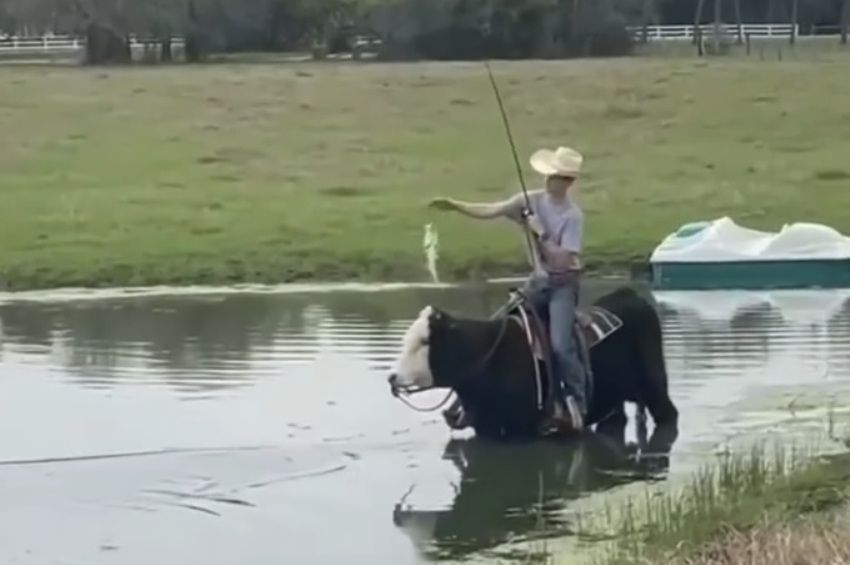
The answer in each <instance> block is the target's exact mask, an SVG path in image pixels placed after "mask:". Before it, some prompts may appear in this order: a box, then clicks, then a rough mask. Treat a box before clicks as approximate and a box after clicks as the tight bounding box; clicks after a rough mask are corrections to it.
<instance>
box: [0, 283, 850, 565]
mask: <svg viewBox="0 0 850 565" xmlns="http://www.w3.org/2000/svg"><path fill="white" fill-rule="evenodd" d="M609 287H610V285H605V284H597V285H592V286H591V287H590V290H589V291H588V296H589V297H590V298H592V297H593V296H594V295H598V294H599V293H601V292H604V291H605V290H607V289H608V288H609ZM504 290H505V288H504V286H503V285H492V286H489V287H486V288H475V287H469V288H459V289H436V288H411V289H405V288H394V289H385V290H380V291H365V290H362V289H360V290H345V291H333V292H330V291H321V292H313V291H310V290H309V289H301V290H297V291H296V290H294V289H288V290H280V291H274V292H272V291H264V292H260V291H258V290H256V289H255V290H246V291H240V292H224V291H221V292H219V291H209V292H206V293H189V292H180V293H171V294H169V293H152V294H150V295H132V294H130V295H122V294H121V293H113V295H112V296H109V297H106V298H98V297H97V294H96V293H95V294H94V295H87V294H80V295H73V294H71V295H62V294H51V293H47V294H39V293H36V294H29V295H26V294H25V295H0V407H1V408H2V409H0V500H2V504H0V562H2V563H20V564H39V565H41V564H45V563H73V564H98V563H110V564H113V563H118V564H128V565H129V564H139V565H150V563H154V562H157V561H162V560H165V561H166V562H168V563H204V564H205V565H214V564H232V563H237V562H244V563H252V564H263V563H270V564H271V563H275V564H278V563H399V564H401V563H424V562H429V561H435V560H460V559H465V558H470V557H478V558H486V557H487V556H492V555H494V554H496V555H499V554H500V552H502V551H506V548H510V547H514V546H515V544H516V542H517V541H519V542H521V541H523V540H525V539H527V538H528V537H529V536H531V535H533V534H534V532H535V526H536V524H537V520H538V519H539V517H540V516H541V515H544V516H545V517H546V521H547V524H548V527H549V528H551V529H552V531H553V532H555V533H559V534H565V533H568V532H569V531H570V529H571V525H570V510H571V508H572V507H573V505H574V504H575V503H577V502H578V501H585V502H586V501H587V500H591V501H593V500H597V499H602V498H604V497H607V496H612V495H613V494H614V493H616V492H617V491H618V489H623V488H627V483H628V482H629V481H631V480H637V478H638V477H640V476H641V475H638V476H637V477H632V478H624V476H623V475H622V474H612V473H608V472H605V470H606V469H612V468H617V467H621V468H622V467H623V466H624V465H625V466H628V465H627V464H624V460H623V456H622V453H621V452H620V451H618V450H617V449H616V448H615V447H612V446H611V445H610V444H609V443H606V441H604V438H596V439H594V438H593V437H591V438H589V439H587V440H585V441H582V442H575V443H572V444H565V445H552V444H546V445H536V446H534V445H532V446H494V445H487V444H482V443H480V442H476V441H475V440H474V439H472V438H470V437H469V436H470V434H468V433H463V434H458V433H455V434H451V433H450V432H449V430H448V429H447V428H446V427H445V425H444V424H443V422H442V418H441V417H440V415H439V413H437V414H421V413H417V412H413V411H411V410H410V409H408V408H407V407H406V406H404V405H403V404H401V403H400V402H398V401H397V400H395V399H393V398H392V397H391V395H390V394H389V391H388V387H387V383H386V377H387V370H388V368H389V366H390V363H391V362H392V360H393V357H394V354H395V353H396V351H397V350H398V347H399V344H400V338H401V335H402V333H403V331H404V329H405V327H406V325H407V324H408V323H409V322H410V320H411V319H413V318H414V317H415V315H416V314H417V313H418V311H419V310H420V309H421V308H422V306H424V305H425V304H428V303H436V304H440V305H441V306H444V307H447V308H449V309H452V310H454V311H457V312H464V313H468V314H482V315H484V314H489V313H490V312H492V311H493V310H495V309H496V308H497V307H498V306H499V305H500V304H501V302H502V301H503V300H504V297H505V294H504ZM655 300H656V302H657V304H658V309H659V312H660V314H661V316H662V320H663V328H664V334H665V348H666V351H665V353H666V357H667V362H668V371H669V373H670V379H671V392H672V396H673V399H674V401H675V402H676V403H677V405H678V407H679V409H680V411H681V420H680V425H679V438H678V440H677V441H676V443H675V444H674V446H673V448H672V451H671V452H670V454H669V458H668V459H667V460H666V462H667V463H669V473H671V474H676V473H678V474H683V473H686V472H688V471H689V470H692V469H693V468H694V466H695V465H698V464H700V463H701V462H704V461H705V460H706V459H707V458H709V457H711V454H712V452H713V451H714V450H716V449H717V448H718V447H721V446H722V445H723V444H724V443H726V442H729V441H730V440H734V439H735V438H742V437H756V436H758V437H765V436H769V435H774V436H779V437H790V436H791V435H792V434H797V433H800V434H806V433H809V432H816V431H821V432H822V431H824V430H826V429H827V428H828V429H829V431H834V430H833V428H834V427H835V426H836V421H840V417H841V415H842V414H843V413H844V411H843V407H845V406H847V402H846V400H847V398H848V396H850V395H848V394H847V392H848V390H850V331H849V330H850V292H777V293H733V292H729V293H722V292H721V293H705V294H699V293H681V294H677V293H666V294H657V295H656V296H655ZM430 394H431V393H429V395H430ZM429 395H424V396H423V397H422V398H417V399H416V401H417V403H419V404H422V405H426V404H429V403H432V402H433V401H434V400H439V398H440V397H441V396H442V394H441V393H440V392H435V393H433V396H429ZM628 436H629V437H630V438H631V437H633V436H634V432H633V430H632V429H631V428H629V430H628ZM540 503H542V505H541V504H540Z"/></svg>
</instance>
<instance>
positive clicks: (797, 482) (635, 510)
mask: <svg viewBox="0 0 850 565" xmlns="http://www.w3.org/2000/svg"><path fill="white" fill-rule="evenodd" d="M608 519H609V520H610V524H613V525H610V524H609V526H608V529H609V531H608V532H607V533H606V535H607V536H610V537H611V539H613V540H614V541H613V542H612V543H611V544H610V545H609V548H608V552H607V554H606V555H605V557H604V558H602V559H601V560H600V561H599V563H604V564H605V565H614V564H626V563H635V562H644V563H654V564H658V565H661V564H670V565H673V564H677V565H684V564H705V565H708V564H718V565H719V564H730V565H731V564H733V563H801V564H807V563H812V564H814V563H827V562H843V561H836V560H835V559H834V557H835V556H843V557H844V558H846V557H848V556H850V553H848V551H850V534H848V529H847V528H846V524H847V523H848V519H850V454H846V453H845V454H838V455H831V456H826V457H818V458H804V457H802V456H800V455H799V454H794V453H793V452H787V451H782V450H780V451H778V452H776V453H775V454H773V455H771V456H767V455H766V453H765V452H764V451H761V450H756V451H754V452H753V453H751V454H748V455H734V456H731V457H729V458H726V459H724V460H723V461H722V462H721V463H719V464H717V465H713V466H708V467H706V468H704V469H703V470H702V471H701V472H700V473H698V474H697V475H696V477H695V478H694V480H693V481H692V482H691V483H689V484H687V485H685V486H684V488H682V489H680V490H678V491H676V492H667V493H663V494H659V495H647V497H646V498H645V499H644V500H641V501H632V502H631V503H629V504H627V505H626V508H625V509H624V510H623V511H622V512H621V513H620V514H619V515H618V516H617V517H616V518H615V519H613V520H611V519H610V517H609V518H608ZM804 554H806V555H805V557H806V559H808V560H802V561H801V560H799V559H797V558H793V557H794V556H802V555H804ZM827 555H828V556H830V557H831V558H832V559H826V560H823V559H822V558H823V557H824V556H827ZM819 559H820V560H819Z"/></svg>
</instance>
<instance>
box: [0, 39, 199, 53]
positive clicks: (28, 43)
mask: <svg viewBox="0 0 850 565" xmlns="http://www.w3.org/2000/svg"><path fill="white" fill-rule="evenodd" d="M159 42H160V40H152V39H142V38H137V37H134V36H131V37H130V48H131V49H144V48H145V47H148V46H152V45H158V44H159ZM184 43H185V41H184V40H183V38H182V37H175V38H173V39H172V40H171V44H172V47H174V48H176V49H180V48H182V47H183V46H184ZM85 45H86V40H85V38H82V37H75V36H71V35H45V36H43V37H18V36H2V35H0V54H4V53H5V54H9V53H11V54H18V53H20V54H37V53H65V52H67V53H73V52H76V51H80V50H81V49H83V48H85Z"/></svg>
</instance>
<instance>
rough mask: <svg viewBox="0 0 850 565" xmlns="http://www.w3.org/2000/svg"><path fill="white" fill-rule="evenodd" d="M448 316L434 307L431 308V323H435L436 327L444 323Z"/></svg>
mask: <svg viewBox="0 0 850 565" xmlns="http://www.w3.org/2000/svg"><path fill="white" fill-rule="evenodd" d="M447 318H448V316H447V315H446V313H445V312H443V311H442V310H440V309H439V308H437V307H436V306H432V307H431V322H434V323H436V324H437V325H440V324H443V323H445V321H446V319H447Z"/></svg>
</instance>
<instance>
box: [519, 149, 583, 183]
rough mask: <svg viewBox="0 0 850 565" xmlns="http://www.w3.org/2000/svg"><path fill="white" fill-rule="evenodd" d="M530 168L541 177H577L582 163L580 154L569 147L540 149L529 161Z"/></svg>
mask: <svg viewBox="0 0 850 565" xmlns="http://www.w3.org/2000/svg"><path fill="white" fill-rule="evenodd" d="M529 161H530V163H531V166H532V168H534V170H535V171H537V172H538V173H540V174H541V175H543V176H547V177H548V176H562V177H577V176H578V174H579V171H580V170H581V164H582V162H583V161H584V157H582V155H581V153H579V152H578V151H576V150H575V149H570V148H569V147H558V148H557V149H556V150H554V151H552V150H551V149H540V150H539V151H536V152H535V153H534V155H532V156H531V159H530V160H529Z"/></svg>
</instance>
